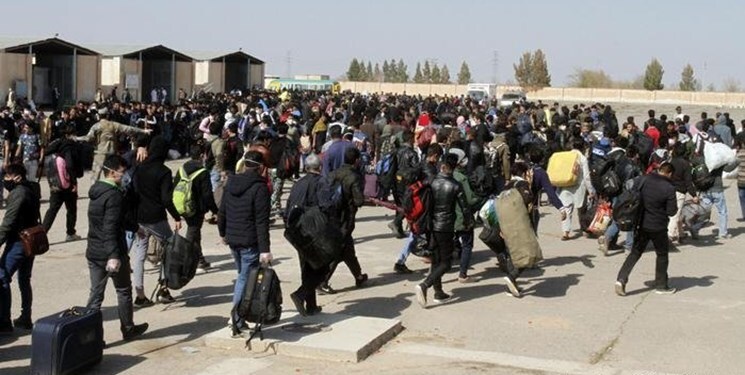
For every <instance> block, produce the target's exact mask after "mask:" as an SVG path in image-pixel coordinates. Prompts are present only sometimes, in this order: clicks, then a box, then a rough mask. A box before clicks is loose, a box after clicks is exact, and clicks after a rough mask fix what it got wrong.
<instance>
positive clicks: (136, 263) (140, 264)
mask: <svg viewBox="0 0 745 375" xmlns="http://www.w3.org/2000/svg"><path fill="white" fill-rule="evenodd" d="M140 231H141V232H142V234H140V233H138V234H137V238H136V239H135V242H134V246H133V248H134V254H133V256H132V271H133V273H134V282H133V283H134V286H135V290H136V291H143V290H144V289H145V258H147V247H148V243H149V242H150V236H155V237H157V238H158V240H159V241H161V242H165V241H167V240H168V239H169V238H171V236H173V231H172V230H171V227H170V226H169V225H168V221H167V220H165V221H161V222H158V223H155V224H140Z"/></svg>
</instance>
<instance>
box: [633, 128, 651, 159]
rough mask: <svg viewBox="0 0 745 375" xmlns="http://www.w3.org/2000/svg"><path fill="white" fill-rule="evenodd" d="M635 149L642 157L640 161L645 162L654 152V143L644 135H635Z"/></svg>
mask: <svg viewBox="0 0 745 375" xmlns="http://www.w3.org/2000/svg"><path fill="white" fill-rule="evenodd" d="M635 143H636V147H637V148H638V149H639V155H642V160H646V158H649V156H650V155H652V152H653V151H654V141H653V140H652V138H650V137H649V136H648V135H646V134H644V133H638V134H637V135H636V142H635Z"/></svg>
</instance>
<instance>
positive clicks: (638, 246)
mask: <svg viewBox="0 0 745 375" xmlns="http://www.w3.org/2000/svg"><path fill="white" fill-rule="evenodd" d="M636 239H637V241H636V242H634V246H633V247H632V248H631V253H629V256H627V257H626V261H625V262H623V266H621V270H619V271H618V278H617V280H618V281H620V282H622V283H623V284H624V285H626V283H627V282H628V281H629V275H630V274H631V270H632V269H634V265H636V262H638V261H639V258H641V256H642V253H643V252H644V249H645V248H646V247H647V244H648V243H649V241H652V243H653V244H654V251H655V253H656V254H657V262H656V266H655V277H654V281H655V287H656V288H657V289H666V288H667V287H668V285H667V266H668V262H669V261H668V257H667V254H668V251H669V244H670V243H669V242H668V238H667V230H663V231H658V232H650V231H646V230H644V229H639V231H638V232H637V238H636Z"/></svg>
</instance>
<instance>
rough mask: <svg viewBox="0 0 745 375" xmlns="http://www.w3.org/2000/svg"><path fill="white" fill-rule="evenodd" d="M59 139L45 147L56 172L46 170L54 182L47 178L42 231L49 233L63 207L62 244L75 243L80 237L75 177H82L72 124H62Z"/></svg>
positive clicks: (81, 167)
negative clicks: (64, 217)
mask: <svg viewBox="0 0 745 375" xmlns="http://www.w3.org/2000/svg"><path fill="white" fill-rule="evenodd" d="M62 132H63V138H60V139H58V140H55V141H53V142H52V143H50V144H49V147H48V148H47V154H48V155H49V157H52V158H54V160H55V163H54V164H53V166H54V167H56V169H57V171H56V172H55V171H49V170H48V171H47V176H50V175H54V174H55V173H56V175H57V176H59V178H58V179H48V181H49V191H50V193H49V209H47V212H46V214H44V221H43V225H44V230H45V231H47V233H49V230H50V229H52V224H54V219H55V218H56V217H57V213H59V210H60V208H62V205H63V204H64V205H65V211H67V217H66V220H67V222H66V224H67V227H66V231H67V237H65V241H67V242H69V241H77V240H79V239H80V236H79V235H77V232H76V230H75V224H76V222H77V218H78V178H79V177H82V176H83V160H82V158H81V157H80V147H79V145H78V144H77V142H75V140H74V138H75V128H74V127H73V126H72V125H66V126H65V127H64V128H63V129H62Z"/></svg>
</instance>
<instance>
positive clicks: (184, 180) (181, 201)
mask: <svg viewBox="0 0 745 375" xmlns="http://www.w3.org/2000/svg"><path fill="white" fill-rule="evenodd" d="M206 171H207V170H206V169H204V168H199V169H197V170H196V171H194V172H193V173H192V174H190V175H188V176H187V175H186V171H185V170H184V167H181V168H180V169H179V170H178V174H179V182H178V183H177V184H176V187H174V188H173V197H172V199H173V205H174V206H175V207H176V211H178V213H179V215H181V216H183V217H191V216H194V214H195V213H196V212H197V207H195V206H194V196H193V192H192V190H193V188H194V179H195V178H197V176H199V175H200V174H202V173H204V172H206Z"/></svg>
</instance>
